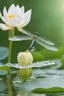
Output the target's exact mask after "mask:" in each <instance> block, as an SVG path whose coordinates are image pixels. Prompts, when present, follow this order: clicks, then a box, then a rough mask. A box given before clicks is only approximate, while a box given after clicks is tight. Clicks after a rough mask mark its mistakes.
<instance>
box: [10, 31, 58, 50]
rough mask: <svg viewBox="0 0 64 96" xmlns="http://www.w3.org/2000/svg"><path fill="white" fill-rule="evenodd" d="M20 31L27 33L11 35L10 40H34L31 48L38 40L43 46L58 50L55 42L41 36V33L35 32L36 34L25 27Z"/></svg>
mask: <svg viewBox="0 0 64 96" xmlns="http://www.w3.org/2000/svg"><path fill="white" fill-rule="evenodd" d="M20 32H22V33H24V34H25V35H24V36H14V37H10V38H9V40H11V41H23V40H32V43H31V44H30V47H29V49H30V48H32V46H33V44H34V42H37V43H38V44H40V45H41V46H43V47H45V48H46V49H48V50H53V51H58V49H57V48H56V47H55V46H54V45H55V44H54V43H53V42H51V41H49V40H46V39H44V38H43V37H41V36H39V33H37V32H35V33H34V34H32V33H31V32H29V31H27V30H25V29H21V30H20Z"/></svg>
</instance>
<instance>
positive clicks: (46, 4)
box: [0, 0, 64, 62]
mask: <svg viewBox="0 0 64 96" xmlns="http://www.w3.org/2000/svg"><path fill="white" fill-rule="evenodd" d="M12 3H14V4H15V5H19V6H20V7H21V6H23V5H24V6H25V11H27V10H29V9H32V18H31V21H30V23H29V24H28V25H27V26H26V27H25V29H26V30H28V31H30V32H32V33H34V32H39V34H40V36H42V37H44V38H46V39H48V40H51V41H52V42H54V43H55V46H56V47H57V46H62V43H63V41H64V0H0V10H1V12H3V8H4V6H6V7H7V9H8V8H9V6H10V5H11V4H12ZM0 22H2V21H1V20H0ZM19 34H20V35H22V33H20V32H18V30H16V35H19ZM30 43H31V41H22V42H21V41H20V42H13V50H12V62H15V61H17V60H16V56H17V54H18V52H20V51H25V50H26V49H27V48H28V47H29V45H30ZM0 46H5V47H8V32H6V31H2V30H1V29H0ZM35 47H36V50H40V49H41V48H42V47H41V46H40V45H39V44H36V43H35Z"/></svg>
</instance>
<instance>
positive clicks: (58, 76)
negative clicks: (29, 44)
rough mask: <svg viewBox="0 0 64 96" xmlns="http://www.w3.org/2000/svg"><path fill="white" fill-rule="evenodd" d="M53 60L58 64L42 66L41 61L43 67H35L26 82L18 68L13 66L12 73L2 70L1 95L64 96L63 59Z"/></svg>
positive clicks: (0, 76) (0, 71)
mask: <svg viewBox="0 0 64 96" xmlns="http://www.w3.org/2000/svg"><path fill="white" fill-rule="evenodd" d="M52 61H55V63H56V64H54V65H52V64H51V65H48V66H47V65H46V66H42V63H41V66H42V67H41V66H40V68H37V67H35V68H33V69H32V76H31V78H30V79H28V80H27V81H26V82H21V80H20V78H19V75H18V71H19V70H18V69H16V68H11V73H6V70H0V96H64V70H63V69H61V68H60V66H61V61H60V60H59V59H57V60H52ZM50 62H51V61H50ZM39 65H40V64H39ZM0 69H1V67H0Z"/></svg>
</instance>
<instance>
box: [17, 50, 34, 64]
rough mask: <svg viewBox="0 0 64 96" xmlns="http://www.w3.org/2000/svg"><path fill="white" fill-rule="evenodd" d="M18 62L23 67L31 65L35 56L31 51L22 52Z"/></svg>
mask: <svg viewBox="0 0 64 96" xmlns="http://www.w3.org/2000/svg"><path fill="white" fill-rule="evenodd" d="M17 61H18V63H19V64H21V65H22V66H23V65H30V64H32V62H33V56H32V54H31V53H30V52H29V51H26V52H20V53H19V54H18V56H17Z"/></svg>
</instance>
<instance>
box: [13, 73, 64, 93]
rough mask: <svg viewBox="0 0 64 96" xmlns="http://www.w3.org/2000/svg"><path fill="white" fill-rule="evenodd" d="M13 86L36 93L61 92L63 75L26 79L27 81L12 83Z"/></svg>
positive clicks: (63, 82)
mask: <svg viewBox="0 0 64 96" xmlns="http://www.w3.org/2000/svg"><path fill="white" fill-rule="evenodd" d="M14 86H15V88H19V89H21V90H22V89H24V90H27V91H33V92H36V93H38V92H39V93H40V92H41V93H43V92H50V91H51V92H63V91H64V76H59V75H54V76H48V77H46V78H39V79H33V80H28V81H27V82H22V83H18V82H17V83H14Z"/></svg>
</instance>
